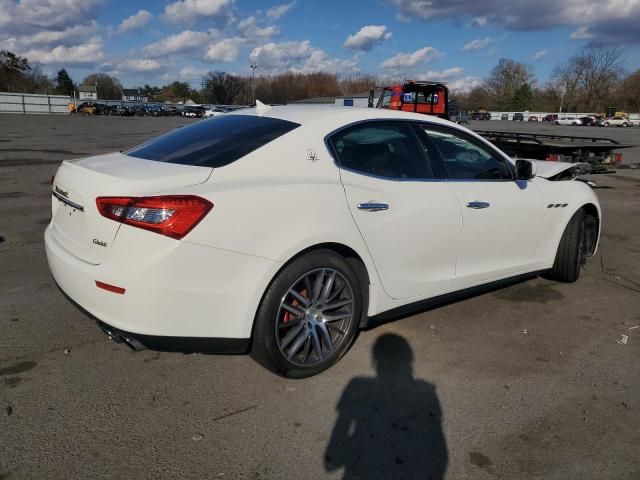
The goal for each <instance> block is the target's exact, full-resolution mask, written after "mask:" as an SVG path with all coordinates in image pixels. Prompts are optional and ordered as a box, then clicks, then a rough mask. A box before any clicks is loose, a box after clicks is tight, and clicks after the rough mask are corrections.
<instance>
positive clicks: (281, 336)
mask: <svg viewBox="0 0 640 480" xmlns="http://www.w3.org/2000/svg"><path fill="white" fill-rule="evenodd" d="M353 313H354V297H353V288H352V287H351V285H350V283H349V281H348V280H347V279H346V277H345V276H344V275H342V274H341V273H340V272H339V271H337V270H335V269H332V268H318V269H314V270H311V271H309V272H307V273H305V274H304V275H302V276H300V277H299V278H298V279H297V280H296V281H295V282H293V284H291V286H290V287H289V288H288V289H287V291H286V293H285V294H284V296H283V297H282V299H281V301H280V306H279V308H278V313H277V314H276V322H275V329H276V332H275V334H276V335H275V338H276V342H277V344H278V349H279V350H280V353H281V354H282V355H283V357H284V358H285V359H287V361H289V362H291V363H293V364H295V365H298V366H305V367H308V366H313V365H316V364H318V363H320V362H322V361H324V360H327V359H328V358H330V357H332V356H333V354H334V353H335V352H337V351H339V350H340V347H341V346H342V344H343V343H344V342H345V341H347V339H348V338H349V332H350V330H351V328H352V322H353V321H354V318H353Z"/></svg>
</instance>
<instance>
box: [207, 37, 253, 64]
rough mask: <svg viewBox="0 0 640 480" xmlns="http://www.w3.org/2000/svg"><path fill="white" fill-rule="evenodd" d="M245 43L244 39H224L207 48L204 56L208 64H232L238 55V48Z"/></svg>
mask: <svg viewBox="0 0 640 480" xmlns="http://www.w3.org/2000/svg"><path fill="white" fill-rule="evenodd" d="M245 42H246V40H245V39H244V38H239V37H235V38H225V39H224V40H221V41H219V42H215V43H213V44H211V45H210V46H209V48H208V49H207V52H206V53H205V55H204V59H205V60H206V61H208V62H212V63H216V62H234V61H236V59H237V58H238V55H239V53H240V47H241V46H242V45H243V44H244V43H245Z"/></svg>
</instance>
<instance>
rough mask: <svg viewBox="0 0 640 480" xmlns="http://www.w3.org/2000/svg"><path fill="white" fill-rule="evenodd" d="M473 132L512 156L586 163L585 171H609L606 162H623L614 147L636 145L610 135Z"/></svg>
mask: <svg viewBox="0 0 640 480" xmlns="http://www.w3.org/2000/svg"><path fill="white" fill-rule="evenodd" d="M475 133H477V134H478V135H480V136H482V137H484V138H486V139H487V140H488V141H490V142H491V143H493V144H494V145H495V146H496V147H498V148H500V149H501V150H502V151H503V152H505V153H506V154H508V155H511V156H512V157H514V158H530V159H535V160H548V161H556V162H570V163H585V164H587V168H586V170H587V172H584V173H607V172H610V170H609V169H608V168H607V165H615V164H620V163H621V162H622V154H621V153H614V150H621V149H623V148H631V147H635V145H629V144H624V143H620V142H617V141H615V140H611V139H610V138H597V137H577V136H575V135H550V134H537V133H519V132H492V131H486V130H476V131H475Z"/></svg>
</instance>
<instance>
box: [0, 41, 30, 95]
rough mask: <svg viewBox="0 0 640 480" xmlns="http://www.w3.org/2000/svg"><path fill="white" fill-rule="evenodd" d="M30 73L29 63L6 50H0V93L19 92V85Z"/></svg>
mask: <svg viewBox="0 0 640 480" xmlns="http://www.w3.org/2000/svg"><path fill="white" fill-rule="evenodd" d="M30 71H31V66H30V65H29V61H28V60H27V59H26V58H24V57H20V56H19V55H16V54H15V53H13V52H10V51H8V50H0V91H4V92H10V91H14V92H16V91H19V90H21V87H22V85H21V83H22V81H23V80H24V78H25V77H26V76H27V75H28V74H29V72H30Z"/></svg>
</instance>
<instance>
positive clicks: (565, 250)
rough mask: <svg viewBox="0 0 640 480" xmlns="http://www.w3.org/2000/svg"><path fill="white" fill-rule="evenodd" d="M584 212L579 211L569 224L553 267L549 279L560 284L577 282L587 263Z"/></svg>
mask: <svg viewBox="0 0 640 480" xmlns="http://www.w3.org/2000/svg"><path fill="white" fill-rule="evenodd" d="M584 217H585V214H584V211H583V210H578V211H577V212H576V213H575V214H574V215H573V217H571V220H569V223H568V224H567V226H566V228H565V230H564V233H563V234H562V238H561V239H560V245H558V251H557V253H556V259H555V262H554V263H553V267H552V268H551V270H550V271H549V274H548V277H549V278H550V279H552V280H557V281H560V282H569V283H572V282H575V281H576V280H578V277H580V268H581V267H582V265H584V263H585V261H586V254H585V253H584Z"/></svg>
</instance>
